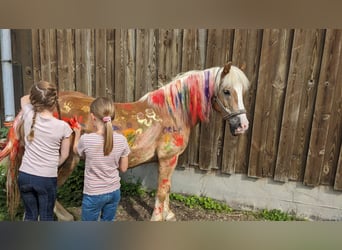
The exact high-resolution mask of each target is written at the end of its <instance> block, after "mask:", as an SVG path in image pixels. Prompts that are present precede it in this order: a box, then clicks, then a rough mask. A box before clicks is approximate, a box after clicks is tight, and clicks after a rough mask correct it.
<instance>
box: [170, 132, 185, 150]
mask: <svg viewBox="0 0 342 250" xmlns="http://www.w3.org/2000/svg"><path fill="white" fill-rule="evenodd" d="M173 138H174V144H175V145H176V146H177V147H181V146H183V145H184V138H183V136H182V135H181V134H174V135H173Z"/></svg>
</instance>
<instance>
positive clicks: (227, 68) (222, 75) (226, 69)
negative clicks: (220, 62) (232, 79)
mask: <svg viewBox="0 0 342 250" xmlns="http://www.w3.org/2000/svg"><path fill="white" fill-rule="evenodd" d="M231 66H232V62H227V63H226V64H225V65H224V67H223V71H222V74H221V78H223V77H224V76H225V75H227V74H228V73H229V71H230V67H231Z"/></svg>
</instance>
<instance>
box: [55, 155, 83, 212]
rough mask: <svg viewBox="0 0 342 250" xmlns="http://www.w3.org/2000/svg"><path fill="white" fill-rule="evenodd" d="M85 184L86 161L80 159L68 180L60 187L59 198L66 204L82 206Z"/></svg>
mask: <svg viewBox="0 0 342 250" xmlns="http://www.w3.org/2000/svg"><path fill="white" fill-rule="evenodd" d="M83 184H84V161H82V160H80V162H79V163H78V165H77V166H76V168H75V169H74V171H73V172H72V174H71V175H70V176H69V178H68V179H67V181H66V182H65V183H64V184H63V185H62V186H61V187H59V188H58V191H57V199H58V201H60V202H61V203H62V204H63V205H64V206H73V207H77V206H81V204H82V194H83Z"/></svg>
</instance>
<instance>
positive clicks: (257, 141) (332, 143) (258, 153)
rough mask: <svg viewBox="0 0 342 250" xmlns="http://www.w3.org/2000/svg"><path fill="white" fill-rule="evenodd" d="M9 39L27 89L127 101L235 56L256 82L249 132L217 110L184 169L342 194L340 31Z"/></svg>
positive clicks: (193, 142)
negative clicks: (47, 86) (236, 131)
mask: <svg viewBox="0 0 342 250" xmlns="http://www.w3.org/2000/svg"><path fill="white" fill-rule="evenodd" d="M12 36H13V37H14V38H16V39H15V41H14V42H13V46H14V48H13V51H14V52H15V53H14V55H15V62H16V64H17V69H18V71H21V78H18V79H22V86H21V87H22V92H23V93H27V91H28V90H29V88H30V86H31V85H32V83H33V82H34V81H38V80H40V79H43V80H47V81H50V82H53V83H55V84H57V85H58V86H59V90H77V91H81V92H83V93H85V94H88V95H91V96H94V97H96V96H109V97H112V98H113V100H114V101H116V102H128V101H134V100H137V99H139V98H140V97H141V96H143V95H145V94H146V93H147V92H149V91H151V90H154V89H157V88H159V87H160V86H161V85H163V84H166V83H167V82H169V81H170V80H171V79H172V78H173V77H175V76H176V75H177V74H178V73H181V72H185V71H189V70H193V69H204V68H209V67H212V66H221V65H223V64H224V63H225V62H226V61H232V62H233V63H234V64H235V65H237V66H240V67H241V68H243V69H244V71H245V73H246V75H247V76H248V78H249V80H250V82H251V88H250V90H249V92H248V93H246V95H245V106H246V109H247V111H248V118H249V121H250V129H249V131H248V132H247V133H246V134H245V135H242V136H239V137H233V136H231V135H230V132H229V129H228V124H227V123H226V122H224V121H223V120H222V119H221V118H220V115H219V114H217V113H216V112H213V113H212V114H211V119H210V122H209V123H203V124H198V125H197V126H196V127H194V129H193V130H192V132H191V135H190V139H189V141H190V142H189V146H188V148H187V149H186V151H185V152H184V154H183V155H182V156H181V157H180V160H179V166H183V167H194V168H196V169H198V170H200V171H204V172H206V171H215V172H219V173H224V174H234V173H242V174H246V175H247V176H249V177H251V178H263V177H268V178H273V179H274V180H276V181H279V182H287V181H296V182H301V183H304V184H305V185H307V186H317V185H327V186H332V187H334V189H336V190H342V159H341V158H342V147H341V142H342V139H341V138H342V61H341V60H342V59H341V58H342V54H341V53H342V31H341V30H333V29H326V30H323V29H264V30H257V29H252V30H248V29H33V30H12ZM19 73H20V72H19ZM0 75H1V72H0ZM0 93H1V90H0ZM0 104H1V101H0ZM1 105H3V104H1ZM0 110H1V111H2V112H3V107H2V106H1V107H0Z"/></svg>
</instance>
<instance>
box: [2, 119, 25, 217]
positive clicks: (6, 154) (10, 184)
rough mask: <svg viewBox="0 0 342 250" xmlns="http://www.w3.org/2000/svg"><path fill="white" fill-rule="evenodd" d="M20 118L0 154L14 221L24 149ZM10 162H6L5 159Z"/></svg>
mask: <svg viewBox="0 0 342 250" xmlns="http://www.w3.org/2000/svg"><path fill="white" fill-rule="evenodd" d="M20 118H21V117H20V116H17V118H16V119H15V121H14V122H13V125H12V126H11V127H10V129H9V132H8V135H7V143H6V145H5V147H4V148H3V149H2V150H1V152H0V162H1V163H2V164H3V165H4V166H5V168H6V172H7V173H6V193H7V207H8V212H9V215H10V217H11V219H12V220H13V219H14V217H15V214H16V211H17V208H18V206H19V202H20V193H19V188H18V183H17V177H18V170H19V166H20V164H21V159H22V155H23V152H24V147H23V146H22V145H21V144H20V140H19V138H18V136H17V133H16V129H21V128H22V123H21V122H20V120H21V119H20ZM6 158H7V159H8V160H5V159H6Z"/></svg>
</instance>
